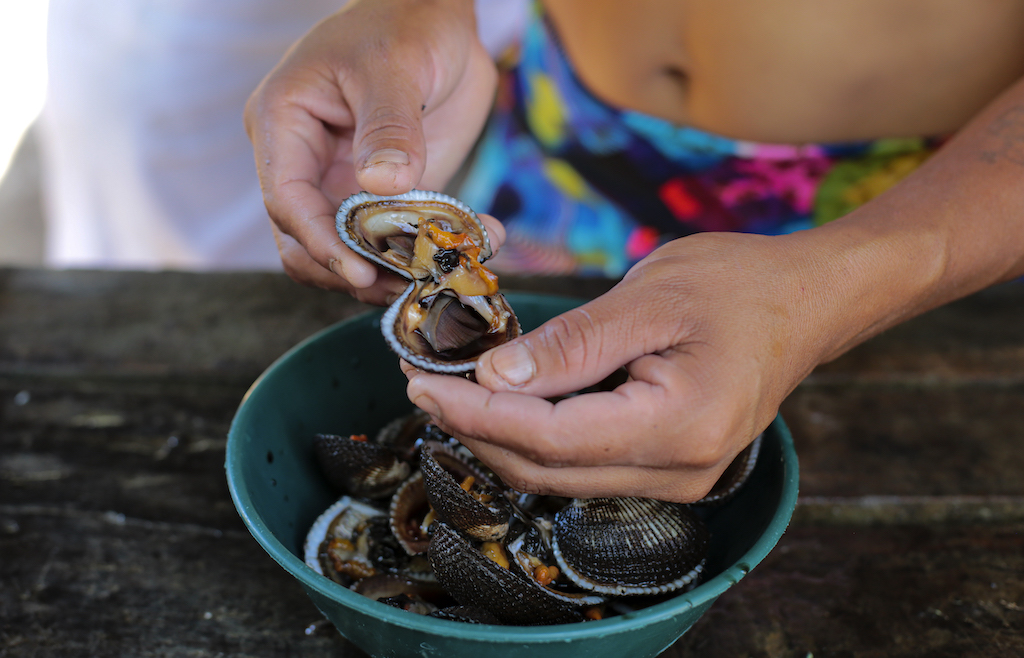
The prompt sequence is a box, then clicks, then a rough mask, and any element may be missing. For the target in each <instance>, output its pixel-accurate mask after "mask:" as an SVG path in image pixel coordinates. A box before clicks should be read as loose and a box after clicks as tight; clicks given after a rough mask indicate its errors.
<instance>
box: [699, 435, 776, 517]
mask: <svg viewBox="0 0 1024 658" xmlns="http://www.w3.org/2000/svg"><path fill="white" fill-rule="evenodd" d="M763 439H764V434H759V435H758V436H757V438H756V439H754V440H753V441H751V442H750V445H748V446H747V447H746V448H744V449H743V451H742V452H740V454H738V455H736V458H735V459H733V460H732V463H730V464H729V466H728V467H727V468H726V469H725V471H724V472H723V473H722V475H721V477H719V478H718V482H716V483H715V486H713V487H711V491H709V492H708V494H707V495H706V496H704V497H703V498H701V499H700V500H698V501H697V502H696V503H694V504H695V505H721V504H722V503H724V502H726V501H728V500H729V499H731V498H732V497H733V496H735V495H736V493H737V492H738V491H739V490H740V489H741V488H743V485H744V484H745V483H746V481H747V478H749V477H750V474H751V473H752V472H753V471H754V466H756V465H757V456H758V455H759V454H760V453H761V441H762V440H763Z"/></svg>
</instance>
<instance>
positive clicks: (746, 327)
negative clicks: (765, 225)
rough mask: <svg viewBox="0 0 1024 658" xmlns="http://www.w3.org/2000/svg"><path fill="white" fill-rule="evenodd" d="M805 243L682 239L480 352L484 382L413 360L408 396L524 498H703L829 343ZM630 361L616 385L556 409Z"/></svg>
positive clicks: (733, 238) (700, 237)
mask: <svg viewBox="0 0 1024 658" xmlns="http://www.w3.org/2000/svg"><path fill="white" fill-rule="evenodd" d="M801 240H802V238H794V237H792V236H785V237H766V236H754V235H742V234H728V233H718V234H712V233H707V234H699V235H693V236H689V237H686V238H683V239H680V240H676V241H674V242H672V243H670V244H668V245H666V246H664V247H662V248H660V249H658V250H657V251H655V252H654V253H653V254H651V256H650V257H648V258H646V259H645V260H644V261H642V262H641V263H639V264H637V265H636V266H635V267H634V268H633V269H632V270H631V271H630V272H629V273H628V274H627V275H626V277H625V278H624V279H623V280H622V282H621V283H619V285H617V286H616V287H615V288H614V289H612V290H611V291H610V292H609V293H607V294H606V295H604V296H602V297H600V298H598V299H596V300H594V301H592V302H590V303H588V304H586V305H584V306H582V307H580V308H578V309H574V310H572V311H569V312H568V313H565V314H563V315H561V316H559V317H557V318H554V319H553V320H550V321H549V322H547V323H546V324H544V325H543V326H542V327H540V328H539V329H537V330H535V331H533V332H531V333H529V334H527V335H525V336H522V337H520V338H519V339H517V340H516V341H513V342H512V343H509V344H507V345H504V346H502V347H498V348H496V349H494V350H492V351H490V352H488V353H486V354H484V355H483V356H482V357H481V359H480V362H479V364H478V366H477V370H476V377H477V380H478V382H479V383H472V382H470V381H468V380H465V379H460V378H455V377H449V376H444V375H434V374H428V373H423V372H421V371H418V370H415V369H413V368H412V367H411V366H408V364H406V365H405V366H404V367H405V369H406V374H407V375H408V376H409V377H410V381H409V386H408V394H409V398H410V399H411V400H412V401H413V403H414V404H416V405H417V406H419V407H420V408H422V409H424V410H425V411H427V412H428V413H430V414H431V415H433V416H434V417H435V419H436V420H437V421H438V422H439V423H440V424H441V425H442V426H444V427H445V428H446V429H448V430H449V431H451V432H452V433H453V434H455V435H456V436H457V437H458V438H459V439H460V440H461V441H463V442H464V443H465V445H466V446H467V447H469V448H470V450H472V451H473V453H474V454H475V455H476V456H477V457H479V458H480V459H481V460H482V461H484V462H485V463H487V464H488V465H489V466H490V467H491V468H492V469H494V470H495V472H496V473H497V474H498V475H499V476H500V477H501V478H502V479H503V480H504V481H505V482H506V483H507V484H508V485H510V486H512V487H514V488H516V489H518V490H521V491H524V492H530V493H546V494H559V495H565V496H582V497H591V496H625V495H635V496H646V497H652V498H660V499H664V500H673V501H680V502H689V501H693V500H696V499H699V498H701V497H702V496H703V495H704V494H705V493H706V492H707V491H708V490H710V488H711V486H712V485H713V484H714V483H715V481H716V480H717V479H718V477H719V475H720V474H721V473H722V472H723V471H724V470H725V468H726V466H728V464H729V462H730V461H732V459H733V458H734V457H735V456H736V455H737V454H738V453H739V452H740V451H741V450H742V449H743V448H744V447H745V446H746V445H747V444H748V443H749V442H750V441H751V440H753V438H754V437H755V436H756V435H757V434H759V433H760V432H761V431H763V430H764V429H765V428H766V427H767V426H768V424H769V423H770V422H771V421H772V420H773V419H774V418H775V415H776V413H777V410H778V407H779V405H780V404H781V402H782V400H783V399H784V398H785V397H786V395H788V394H789V392H790V391H791V390H792V389H793V388H794V387H795V386H796V384H797V383H798V382H799V381H800V380H801V379H803V377H804V376H806V375H807V373H809V372H810V370H811V369H812V368H813V367H814V366H815V365H816V364H817V363H818V362H819V361H820V360H821V358H822V357H823V356H824V355H826V354H828V353H829V352H830V351H831V349H832V346H831V344H826V341H821V340H819V339H818V338H816V337H817V336H821V335H824V334H827V333H828V332H824V333H822V330H823V326H822V322H820V321H819V319H818V315H817V314H816V313H815V310H816V309H815V308H814V307H813V306H809V305H808V304H806V303H804V302H805V300H806V295H807V294H808V293H809V292H810V290H811V288H810V286H811V285H812V284H811V283H810V281H812V280H813V277H812V276H811V275H813V274H815V273H814V272H811V271H809V269H808V267H807V265H806V263H807V261H806V259H803V258H802V255H803V254H804V253H806V251H805V250H806V247H803V246H801ZM820 289H825V290H827V284H826V285H825V286H824V287H823V288H820ZM621 366H625V367H626V369H627V371H628V373H629V380H628V381H627V382H626V383H624V384H622V385H621V386H619V387H618V388H616V389H615V390H614V391H610V392H600V393H587V394H583V395H579V396H576V397H571V398H567V399H563V400H560V401H558V402H555V403H553V402H550V401H548V400H547V399H545V398H549V397H552V396H558V395H564V394H566V393H569V392H573V391H577V390H579V389H582V388H584V387H587V386H590V385H593V384H595V383H597V382H599V381H600V380H602V379H603V378H604V377H606V376H607V375H609V374H610V373H612V372H614V371H615V370H616V369H618V368H619V367H621Z"/></svg>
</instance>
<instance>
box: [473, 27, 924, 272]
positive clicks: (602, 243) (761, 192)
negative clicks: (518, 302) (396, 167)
mask: <svg viewBox="0 0 1024 658" xmlns="http://www.w3.org/2000/svg"><path fill="white" fill-rule="evenodd" d="M503 85H504V87H503V89H502V92H501V93H500V94H499V101H498V104H497V106H496V108H495V111H494V114H493V116H492V118H491V120H490V122H489V124H488V126H487V128H486V130H485V133H484V136H483V138H482V140H481V143H480V144H479V145H478V148H477V153H476V159H475V161H474V162H473V164H472V166H471V167H470V169H469V172H468V175H467V177H466V179H465V180H464V182H463V183H462V184H461V187H460V189H459V190H457V191H456V194H457V195H458V196H459V198H461V199H463V200H464V201H466V203H468V204H469V205H470V206H471V207H473V208H475V209H477V210H479V211H482V212H488V213H490V214H493V215H495V216H496V217H498V218H499V219H501V220H502V222H503V223H504V224H505V227H506V229H507V231H508V241H507V242H506V244H505V246H504V247H503V248H502V250H501V252H500V253H499V254H498V256H497V257H496V258H495V259H494V261H492V263H493V265H494V267H495V269H497V270H500V271H503V272H521V273H537V274H569V273H574V274H581V275H604V276H609V277H619V276H621V275H622V274H623V273H625V272H626V270H627V269H629V267H630V266H631V265H633V264H634V263H636V262H637V261H639V260H640V259H642V258H644V257H645V256H647V255H648V254H649V253H651V252H652V251H653V250H654V249H655V248H656V247H658V246H659V245H661V244H663V243H665V242H667V241H669V240H672V239H674V238H678V237H681V236H684V235H688V234H690V233H695V232H698V231H741V232H748V233H763V234H772V235H777V234H782V233H789V232H792V231H796V230H800V229H804V228H810V227H812V226H815V225H817V224H821V223H823V222H827V221H829V220H831V219H835V218H837V217H840V216H842V215H844V214H846V213H847V212H849V211H851V210H853V209H854V208H856V207H857V206H859V205H860V204H862V203H864V202H865V201H868V200H870V199H872V198H873V197H875V196H877V195H878V194H880V193H881V192H883V191H885V190H886V189H888V188H889V187H891V186H892V185H893V184H895V183H896V182H898V181H899V180H900V179H902V178H903V177H904V176H906V175H907V174H908V173H910V172H911V171H913V170H914V169H915V168H916V167H917V166H918V165H920V164H921V163H922V162H923V161H924V160H925V159H926V158H927V157H928V156H929V155H931V153H932V152H934V150H935V149H936V148H937V147H938V145H939V143H940V141H939V140H926V139H919V138H915V139H883V140H876V141H869V142H855V143H843V144H828V145H804V146H793V145H785V144H759V143H753V142H744V141H738V140H733V139H728V138H724V137H721V136H718V135H714V134H711V133H707V132H703V131H700V130H696V129H694V128H688V127H683V126H677V125H674V124H672V123H670V122H668V121H665V120H663V119H659V118H656V117H652V116H649V115H645V114H641V113H639V112H633V111H630V110H622V109H617V108H614V107H611V106H609V105H607V104H606V103H604V102H603V101H601V100H599V99H597V98H596V97H595V96H593V95H592V94H591V93H590V92H589V91H588V90H587V89H586V88H584V87H583V85H582V83H581V82H580V80H579V79H578V78H577V77H576V74H575V73H574V72H573V70H572V68H571V65H570V64H569V62H568V60H567V59H566V57H565V55H564V53H563V51H562V49H561V46H560V44H559V43H558V41H557V38H556V37H555V35H554V33H553V32H552V30H551V27H550V25H549V24H548V23H547V22H546V20H545V18H544V16H543V15H542V13H541V11H540V10H539V9H537V10H535V12H534V16H533V20H531V22H530V24H529V26H528V27H527V29H526V32H525V34H524V36H523V41H522V44H521V50H520V53H519V61H518V64H517V66H516V67H515V68H514V69H513V70H511V71H509V72H508V73H507V74H506V76H505V78H504V80H503Z"/></svg>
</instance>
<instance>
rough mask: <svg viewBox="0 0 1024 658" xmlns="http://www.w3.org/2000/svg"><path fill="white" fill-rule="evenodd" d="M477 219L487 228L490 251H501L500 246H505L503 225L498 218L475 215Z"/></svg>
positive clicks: (481, 214)
mask: <svg viewBox="0 0 1024 658" xmlns="http://www.w3.org/2000/svg"><path fill="white" fill-rule="evenodd" d="M477 217H479V218H480V221H482V222H483V223H484V226H485V227H486V228H487V240H488V242H490V244H491V251H493V252H497V251H498V250H499V249H501V245H503V244H505V239H506V234H505V225H504V224H502V223H501V221H499V220H498V218H496V217H494V216H492V215H488V214H486V213H477Z"/></svg>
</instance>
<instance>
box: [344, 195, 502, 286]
mask: <svg viewBox="0 0 1024 658" xmlns="http://www.w3.org/2000/svg"><path fill="white" fill-rule="evenodd" d="M426 216H430V217H439V218H442V219H443V220H445V221H447V222H448V223H449V224H450V225H451V226H452V229H453V231H452V232H454V233H469V234H471V235H472V236H473V237H474V238H475V239H476V240H478V241H479V245H480V247H481V249H482V251H481V253H480V262H481V263H482V262H484V261H486V260H487V259H488V258H490V257H491V254H492V252H491V243H490V240H489V239H488V237H487V228H486V227H485V226H484V224H483V222H481V221H480V218H479V217H477V216H476V213H475V212H473V210H472V209H471V208H470V207H469V206H467V205H466V204H464V203H463V202H461V201H459V200H458V199H456V198H454V197H450V196H448V195H447V194H441V193H440V192H430V191H427V190H411V191H409V192H406V193H405V194H398V195H395V196H378V195H376V194H370V193H369V192H359V193H357V194H353V195H352V196H350V197H349V198H347V199H345V200H344V201H343V202H342V204H341V206H340V207H339V208H338V212H337V214H336V215H335V220H334V221H335V228H336V229H337V231H338V235H339V236H340V237H341V240H342V241H343V242H344V243H345V245H346V246H348V247H349V248H350V249H352V251H354V252H356V253H357V254H360V255H361V256H364V257H365V258H368V259H370V260H371V261H373V262H375V263H377V264H379V265H382V266H383V267H386V268H387V269H389V270H391V271H392V272H395V273H397V274H400V275H402V276H403V277H405V278H407V279H410V278H411V279H415V278H423V273H422V272H420V273H419V276H417V275H414V274H413V270H414V267H413V266H412V265H411V264H410V261H411V259H412V240H411V239H410V238H412V239H415V237H416V232H417V229H418V226H419V221H420V219H421V218H423V217H426ZM406 243H407V244H406Z"/></svg>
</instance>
